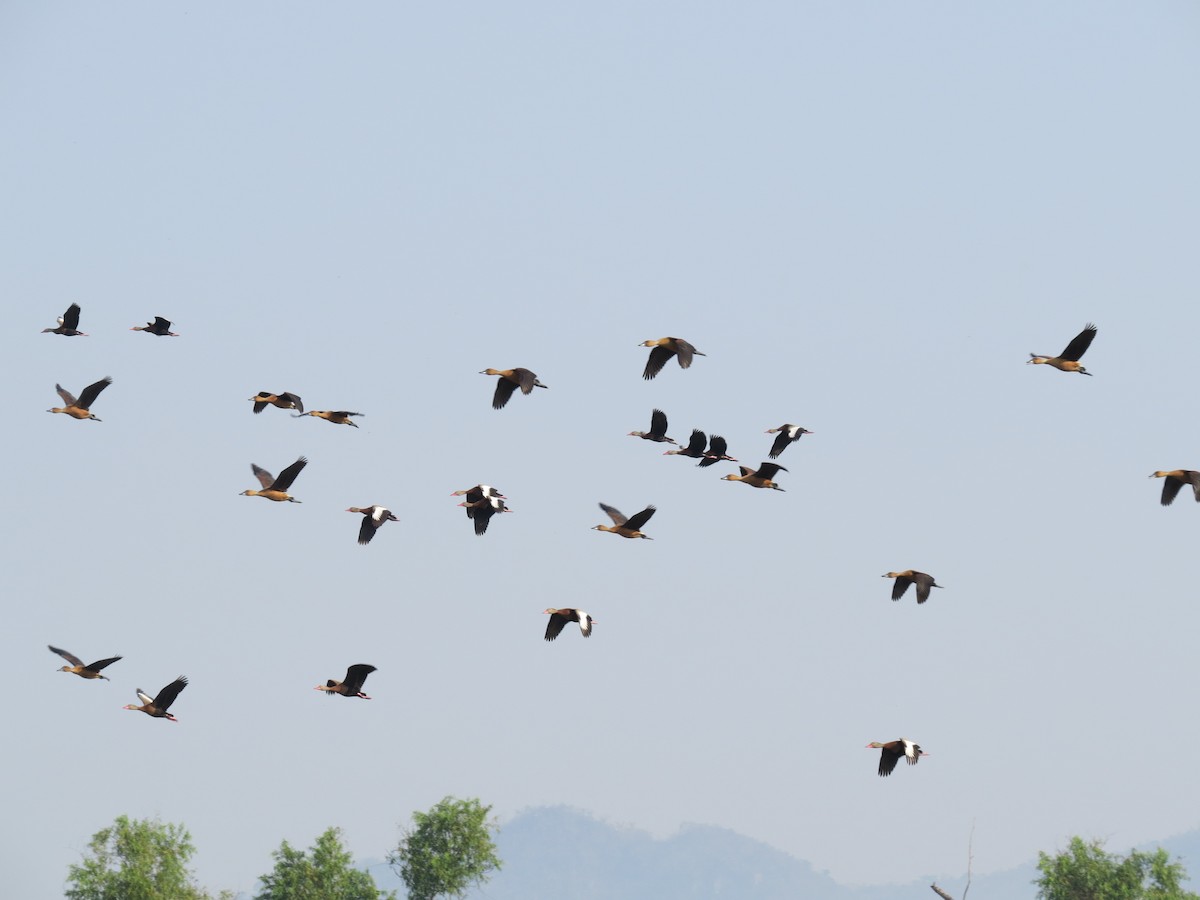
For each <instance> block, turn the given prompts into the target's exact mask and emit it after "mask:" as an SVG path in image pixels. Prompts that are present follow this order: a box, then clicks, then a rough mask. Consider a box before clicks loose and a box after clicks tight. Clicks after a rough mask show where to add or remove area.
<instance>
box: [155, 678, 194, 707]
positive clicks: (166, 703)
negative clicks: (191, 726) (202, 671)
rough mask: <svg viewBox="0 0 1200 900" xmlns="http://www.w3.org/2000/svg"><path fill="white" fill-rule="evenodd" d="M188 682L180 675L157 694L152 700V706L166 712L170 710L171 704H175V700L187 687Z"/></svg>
mask: <svg viewBox="0 0 1200 900" xmlns="http://www.w3.org/2000/svg"><path fill="white" fill-rule="evenodd" d="M187 683H188V680H187V679H186V678H184V677H183V676H182V675H180V676H179V677H178V678H176V679H175V680H174V681H172V682H171V683H170V684H168V685H167V686H166V687H165V688H163V689H162V690H161V691H159V692H158V696H157V697H155V698H154V705H155V706H157V707H158V708H159V709H161V710H162V711H163V712H166V711H167V710H168V709H170V708H171V704H172V703H174V702H175V698H176V697H178V696H179V692H180V691H182V690H183V689H184V688H185V687H187Z"/></svg>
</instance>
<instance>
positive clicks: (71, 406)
mask: <svg viewBox="0 0 1200 900" xmlns="http://www.w3.org/2000/svg"><path fill="white" fill-rule="evenodd" d="M110 384H112V379H111V378H109V377H108V376H105V377H104V378H101V379H100V380H99V381H97V382H95V383H93V384H89V385H88V386H87V387H85V388H84V389H83V390H82V391H81V392H80V394H79V399H78V400H76V399H75V397H74V396H73V395H72V394H71V392H70V391H65V390H63V386H62V385H61V384H56V385H55V386H54V389H55V390H56V391H58V396H60V397H62V399H63V403H65V404H67V405H66V406H56V407H54V408H53V409H48V410H46V412H52V413H66V414H67V415H68V416H70V417H71V418H72V419H91V420H92V421H93V422H99V421H100V419H98V418H96V417H95V416H93V415H92V404H93V403H95V402H96V398H97V397H99V396H100V392H101V391H102V390H104V389H105V388H106V387H108V386H109V385H110Z"/></svg>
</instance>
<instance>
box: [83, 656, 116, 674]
mask: <svg viewBox="0 0 1200 900" xmlns="http://www.w3.org/2000/svg"><path fill="white" fill-rule="evenodd" d="M120 658H121V657H119V656H110V657H109V658H108V659H98V660H96V661H95V662H94V663H92V664H91V665H90V666H84V668H85V669H91V670H92V671H93V672H99V671H100V670H101V669H103V668H104V667H105V666H111V665H112V664H113V663H115V662H116V661H117V660H118V659H120Z"/></svg>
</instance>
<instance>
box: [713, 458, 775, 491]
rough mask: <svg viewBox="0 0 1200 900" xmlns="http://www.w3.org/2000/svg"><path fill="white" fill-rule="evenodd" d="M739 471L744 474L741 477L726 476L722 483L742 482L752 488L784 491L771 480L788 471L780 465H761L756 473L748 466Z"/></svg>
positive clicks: (766, 463)
mask: <svg viewBox="0 0 1200 900" xmlns="http://www.w3.org/2000/svg"><path fill="white" fill-rule="evenodd" d="M738 469H739V470H740V471H741V473H742V474H740V475H733V474H729V475H725V476H724V477H722V478H721V480H722V481H740V482H741V483H742V484H748V485H750V487H756V488H771V489H772V490H776V491H782V490H783V488H781V487H780V486H779V485H777V484H776V483H775V482H774V481H772V480H771V479H772V478H774V477H775V475H776V474H777V473H779V472H786V471H787V469H785V468H784V467H783V466H781V465H779V463H769V462H765V463H759V464H758V470H757V471H755V470H754V469H750V468H747V467H746V466H738Z"/></svg>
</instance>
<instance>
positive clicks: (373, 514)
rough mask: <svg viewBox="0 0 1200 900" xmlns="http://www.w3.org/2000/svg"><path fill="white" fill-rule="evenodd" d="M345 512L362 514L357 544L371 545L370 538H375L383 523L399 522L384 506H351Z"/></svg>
mask: <svg viewBox="0 0 1200 900" xmlns="http://www.w3.org/2000/svg"><path fill="white" fill-rule="evenodd" d="M346 512H352V513H362V517H363V520H362V525H360V526H359V528H358V542H359V543H360V544H369V543H371V538H373V537H375V532H376V531H378V530H379V529H380V528H382V527H383V523H384V522H399V521H400V520H399V519H397V518H396V517H395V516H394V515H392V511H391V510H390V509H388V508H387V507H386V506H367V507H362V508H360V507H357V506H352V507H350V508H349V509H348V510H346Z"/></svg>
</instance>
